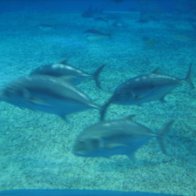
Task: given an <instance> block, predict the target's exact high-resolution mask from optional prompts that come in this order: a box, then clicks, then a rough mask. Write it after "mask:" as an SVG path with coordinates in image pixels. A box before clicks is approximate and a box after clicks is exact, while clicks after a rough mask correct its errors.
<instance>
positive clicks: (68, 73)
mask: <svg viewBox="0 0 196 196" xmlns="http://www.w3.org/2000/svg"><path fill="white" fill-rule="evenodd" d="M103 68H104V65H102V66H100V67H98V68H97V70H96V71H95V72H94V73H93V74H89V73H86V72H84V71H82V70H80V69H77V68H75V67H73V66H70V65H67V64H66V63H64V62H62V63H56V64H48V65H43V66H40V67H38V68H36V69H34V70H32V72H31V73H30V75H47V76H52V77H57V78H60V77H61V78H63V79H64V80H65V81H67V82H70V83H72V84H79V83H80V82H81V81H83V80H84V79H90V78H92V79H94V80H95V83H96V86H97V87H98V88H100V81H99V75H100V73H101V71H102V69H103Z"/></svg>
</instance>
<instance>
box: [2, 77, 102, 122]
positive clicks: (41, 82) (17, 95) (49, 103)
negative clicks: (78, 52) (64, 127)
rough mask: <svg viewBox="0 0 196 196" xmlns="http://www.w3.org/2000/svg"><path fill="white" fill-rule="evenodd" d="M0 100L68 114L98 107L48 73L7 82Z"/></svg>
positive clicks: (22, 106) (23, 106) (61, 115)
mask: <svg viewBox="0 0 196 196" xmlns="http://www.w3.org/2000/svg"><path fill="white" fill-rule="evenodd" d="M0 100H1V101H4V102H7V103H10V104H12V105H15V106H18V107H20V108H22V109H23V108H27V109H31V110H35V111H42V112H46V113H51V114H56V115H58V116H60V117H62V118H63V119H65V118H66V116H67V115H68V114H71V113H76V112H80V111H84V110H87V109H91V108H94V109H99V106H98V105H96V104H94V103H93V102H92V101H91V100H90V98H89V97H88V96H87V95H85V94H84V93H82V92H80V91H79V90H78V89H77V88H75V87H73V86H72V85H71V84H69V83H66V82H65V81H63V80H61V79H59V78H54V77H51V76H41V75H38V76H28V77H23V78H20V79H18V80H16V81H13V82H11V83H10V84H8V85H7V86H6V87H5V88H3V89H2V90H1V92H0Z"/></svg>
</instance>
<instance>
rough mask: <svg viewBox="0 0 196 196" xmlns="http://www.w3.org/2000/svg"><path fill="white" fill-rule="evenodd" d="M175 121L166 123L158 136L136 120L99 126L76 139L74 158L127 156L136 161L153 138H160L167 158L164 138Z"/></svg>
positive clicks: (82, 133) (124, 120)
mask: <svg viewBox="0 0 196 196" xmlns="http://www.w3.org/2000/svg"><path fill="white" fill-rule="evenodd" d="M173 123H174V121H173V120H170V121H169V122H167V123H165V125H164V126H163V127H162V129H161V130H160V131H159V132H158V133H156V132H153V131H152V130H151V129H150V128H148V127H146V126H144V125H143V124H141V123H138V122H136V121H134V120H133V116H129V117H126V118H122V119H118V120H110V121H104V122H98V123H96V124H93V125H91V126H89V127H87V128H86V129H84V130H83V131H82V132H81V133H80V134H79V135H78V137H77V138H76V141H75V143H74V145H73V150H72V151H73V154H75V155H76V156H82V157H107V158H109V157H111V156H113V155H126V156H128V157H129V158H133V157H134V154H135V152H136V151H137V150H138V149H139V148H140V147H141V146H143V145H144V144H146V143H147V142H148V141H149V140H150V139H151V138H153V137H155V138H157V141H158V143H159V146H160V148H161V150H162V152H163V153H164V154H165V155H166V154H167V151H166V149H165V144H164V141H163V138H164V137H165V135H167V133H168V132H169V131H170V129H171V127H172V125H173Z"/></svg>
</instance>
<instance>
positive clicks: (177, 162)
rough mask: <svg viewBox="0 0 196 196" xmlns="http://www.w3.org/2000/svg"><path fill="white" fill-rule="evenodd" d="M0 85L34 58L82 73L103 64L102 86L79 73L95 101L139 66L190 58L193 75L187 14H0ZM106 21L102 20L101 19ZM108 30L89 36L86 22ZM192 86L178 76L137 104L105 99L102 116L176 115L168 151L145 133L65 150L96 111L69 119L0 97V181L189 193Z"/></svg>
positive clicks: (173, 69)
mask: <svg viewBox="0 0 196 196" xmlns="http://www.w3.org/2000/svg"><path fill="white" fill-rule="evenodd" d="M0 15H1V16H0V37H1V39H0V65H1V66H0V78H1V80H0V81H1V83H0V86H1V87H3V86H4V85H6V84H7V83H9V82H10V81H13V80H14V79H16V78H18V77H21V76H24V75H26V74H28V73H29V72H30V71H31V69H33V68H35V67H38V66H40V65H42V64H47V63H55V62H60V61H61V60H65V59H66V60H67V61H68V63H69V64H70V65H73V66H75V67H79V68H80V69H83V70H85V71H87V72H89V73H91V72H93V71H94V70H95V69H96V68H97V67H98V66H100V65H102V64H105V65H106V67H105V69H104V70H103V73H102V74H101V84H102V87H103V89H104V90H98V89H97V88H96V87H95V84H94V82H93V81H90V80H87V81H85V82H83V83H82V84H80V85H79V88H80V89H81V90H82V91H84V92H85V93H87V94H88V95H89V96H90V97H92V99H93V100H94V101H95V102H96V103H98V104H103V103H104V102H105V101H106V100H107V98H108V97H109V96H110V95H111V93H112V91H113V89H114V88H115V86H117V85H118V84H120V83H121V82H123V81H125V80H126V79H128V78H130V77H133V76H136V75H138V74H143V73H150V72H151V71H153V70H154V69H155V68H160V72H161V73H163V74H169V75H172V76H175V77H178V78H184V77H185V75H186V73H187V70H188V67H189V65H190V64H191V63H192V64H193V71H192V78H193V81H194V84H195V85H196V67H195V66H196V56H195V53H196V37H195V35H196V28H195V27H196V22H194V21H189V20H187V19H186V17H187V16H184V17H182V16H181V17H180V18H178V16H171V15H154V17H153V18H151V19H148V21H145V20H143V21H141V20H140V19H139V13H108V16H109V22H107V23H106V22H104V21H102V20H94V19H92V18H83V17H81V14H77V13H72V14H71V13H42V14H39V13H24V12H18V13H14V12H10V13H1V14H0ZM108 25H109V26H108ZM92 28H97V29H101V30H102V31H107V30H108V28H109V29H110V31H111V32H112V36H111V37H104V36H88V35H87V34H85V33H84V32H85V31H86V30H87V29H92ZM195 100H196V90H195V89H191V88H190V87H189V85H188V84H187V83H186V82H184V83H182V85H181V86H179V87H178V88H176V89H175V90H174V91H173V92H172V93H171V94H169V95H168V96H167V97H166V103H161V102H158V101H154V102H151V103H147V104H144V105H141V106H117V105H112V106H111V107H110V108H109V110H108V113H107V118H108V119H114V118H122V117H125V116H127V115H130V114H134V115H135V119H136V120H137V121H138V122H141V123H143V124H145V125H146V126H148V127H150V128H151V129H152V130H154V131H159V129H160V128H161V127H162V126H163V124H164V123H165V122H167V121H168V120H171V119H174V120H175V123H174V126H173V128H172V130H171V132H170V135H172V136H168V137H167V138H166V147H167V151H168V156H166V155H163V154H162V152H161V151H160V149H159V146H158V144H157V141H156V140H155V139H152V140H151V141H150V142H149V143H148V144H146V145H145V146H143V147H142V148H140V149H139V150H138V151H137V152H136V154H135V160H131V159H129V158H127V157H126V156H113V157H111V158H109V159H106V158H82V157H77V156H75V155H73V154H72V146H73V143H74V141H75V138H76V137H77V135H78V134H79V133H80V132H81V131H82V130H83V129H84V128H85V127H86V126H88V125H90V124H92V123H95V122H97V121H98V118H99V113H98V112H97V111H95V110H89V111H85V112H82V113H78V114H73V115H70V116H68V122H65V121H63V120H62V119H61V118H59V117H57V116H54V115H49V114H45V113H41V112H35V111H29V110H21V109H20V108H17V107H14V106H12V105H9V104H7V103H3V102H1V103H0V111H1V112H0V127H1V129H0V134H1V137H0V173H1V175H0V189H1V190H9V189H41V188H44V189H96V190H97V189H102V190H118V191H145V192H157V193H171V194H180V195H184V196H194V195H195V194H196V193H195V190H196V182H195V179H196V121H195V119H196V101H195Z"/></svg>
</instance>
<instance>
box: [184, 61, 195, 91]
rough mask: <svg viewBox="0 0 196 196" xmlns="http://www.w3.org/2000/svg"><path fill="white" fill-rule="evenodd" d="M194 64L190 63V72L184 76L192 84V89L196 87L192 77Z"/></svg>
mask: <svg viewBox="0 0 196 196" xmlns="http://www.w3.org/2000/svg"><path fill="white" fill-rule="evenodd" d="M192 66H193V65H192V64H190V66H189V69H188V72H187V74H186V77H185V78H184V80H185V81H186V82H187V83H188V84H189V85H190V87H191V89H194V88H195V86H194V84H193V81H192V78H191V74H192Z"/></svg>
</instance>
